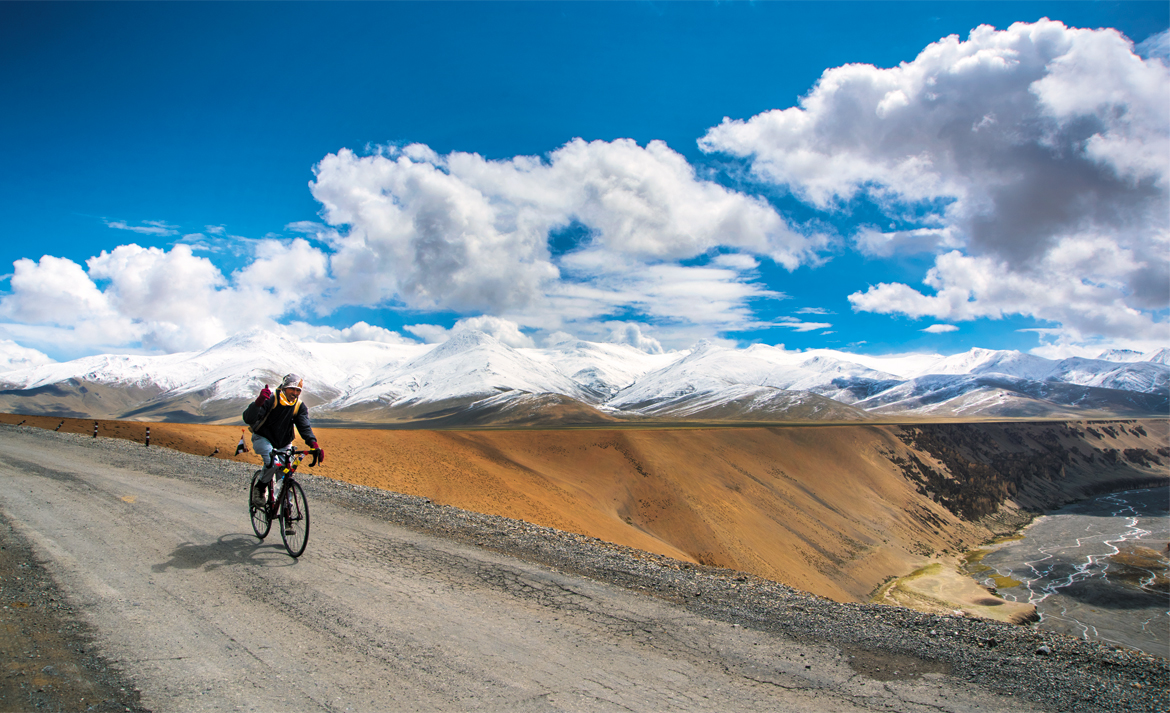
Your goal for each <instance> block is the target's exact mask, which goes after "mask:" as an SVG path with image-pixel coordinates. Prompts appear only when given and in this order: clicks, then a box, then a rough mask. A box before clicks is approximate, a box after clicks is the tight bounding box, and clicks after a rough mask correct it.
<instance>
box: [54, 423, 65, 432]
mask: <svg viewBox="0 0 1170 713" xmlns="http://www.w3.org/2000/svg"><path fill="white" fill-rule="evenodd" d="M64 425H65V422H64V421H62V422H61V423H58V424H57V427H56V428H54V429H53V430H54V431H60V430H61V427H62V426H64Z"/></svg>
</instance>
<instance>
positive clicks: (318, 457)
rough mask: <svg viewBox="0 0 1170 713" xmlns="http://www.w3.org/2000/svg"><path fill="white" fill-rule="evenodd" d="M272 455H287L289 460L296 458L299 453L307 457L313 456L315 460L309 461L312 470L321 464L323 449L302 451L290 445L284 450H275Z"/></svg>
mask: <svg viewBox="0 0 1170 713" xmlns="http://www.w3.org/2000/svg"><path fill="white" fill-rule="evenodd" d="M272 453H273V454H274V455H275V454H276V453H282V454H287V455H288V457H289V459H292V458H294V457H296V455H297V454H298V453H303V454H305V455H311V456H313V460H311V461H309V467H310V468H312V467H313V466H315V465H317V464H318V463H320V462H321V449H320V448H309V449H308V450H303V451H300V450H297V447H296V446H291V445H290V446H286V447H284V448H273V449H272Z"/></svg>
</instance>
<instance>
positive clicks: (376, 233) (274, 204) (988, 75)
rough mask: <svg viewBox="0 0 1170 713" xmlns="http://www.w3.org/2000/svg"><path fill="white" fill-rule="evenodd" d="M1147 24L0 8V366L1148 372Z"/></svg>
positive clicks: (1159, 248) (880, 14)
mask: <svg viewBox="0 0 1170 713" xmlns="http://www.w3.org/2000/svg"><path fill="white" fill-rule="evenodd" d="M1045 17H1047V18H1050V19H1051V20H1053V21H1057V22H1059V23H1063V25H1053V23H1048V24H1046V25H1043V26H1040V25H1028V26H1016V29H1015V30H1014V31H1011V30H1010V29H1009V28H1011V26H1012V24H1013V23H1036V22H1037V21H1039V20H1040V19H1041V18H1045ZM1168 24H1170V6H1167V4H1166V3H1164V2H1128V3H1127V2H1121V3H1101V2H1061V3H1016V2H1012V3H1005V2H986V3H961V2H947V3H927V2H912V3H877V2H874V3H847V2H824V3H811V2H810V3H780V2H776V3H751V4H749V3H699V2H691V3H490V2H484V3H471V4H463V3H424V4H414V3H354V4H348V3H320V4H318V3H291V4H282V3H249V4H235V3H197V4H186V3H114V4H104V3H53V4H44V3H32V4H22V3H2V4H0V63H2V66H3V70H4V71H2V72H0V103H2V105H3V106H4V107H5V110H4V111H3V112H0V157H2V160H3V166H4V168H5V170H4V172H3V175H2V177H0V181H2V188H3V193H2V195H3V196H4V199H3V200H2V201H0V212H2V213H0V231H2V236H3V239H2V240H0V274H4V275H5V276H6V277H5V280H4V281H0V339H10V340H13V341H15V342H17V343H19V344H22V345H24V346H27V347H31V348H35V349H39V350H41V351H43V352H45V353H47V354H49V355H50V356H53V357H55V358H68V357H73V356H77V355H80V354H87V353H97V352H107V351H117V352H127V351H156V352H157V351H177V350H184V349H192V348H199V347H202V346H208V345H209V344H210V343H214V341H217V340H218V339H220V338H222V337H223V336H226V335H228V334H230V333H232V332H234V331H238V330H240V329H246V328H250V327H254V326H261V327H265V328H273V327H277V326H280V327H282V328H285V329H288V330H290V331H291V332H292V333H294V334H296V335H299V336H301V337H302V338H307V339H323V340H343V339H357V338H377V339H384V340H395V339H411V340H417V341H425V340H437V339H442V338H444V336H445V334H446V333H448V330H450V329H451V328H452V327H454V326H455V325H457V324H465V325H468V326H475V327H479V328H483V329H485V330H487V331H491V332H493V333H495V334H497V336H500V337H501V338H504V339H505V340H508V341H510V343H514V344H517V345H522V344H542V343H544V342H545V341H546V340H548V339H550V338H555V335H558V333H568V334H572V335H574V336H581V337H584V338H589V339H597V340H605V339H613V340H624V341H630V342H631V343H636V344H641V345H643V346H645V347H646V348H651V349H653V348H656V346H657V345H661V346H662V347H664V348H685V347H686V346H689V344H691V343H693V342H694V341H695V340H696V339H699V338H713V339H719V340H727V341H730V342H736V343H739V344H747V343H751V342H765V343H769V344H780V343H783V344H785V345H786V346H788V347H790V348H807V347H830V348H839V349H847V350H851V351H861V352H876V353H887V352H894V351H907V350H931V351H939V352H943V353H950V352H957V351H962V350H965V349H968V348H970V347H972V346H983V347H989V348H1013V349H1021V350H1037V351H1038V353H1045V354H1056V353H1062V354H1063V353H1090V352H1093V351H1094V350H1099V349H1100V348H1102V347H1103V346H1113V345H1117V346H1131V347H1135V348H1147V347H1153V346H1161V345H1165V343H1166V342H1167V341H1170V332H1168V328H1167V321H1166V320H1167V302H1168V300H1170V295H1168V294H1167V293H1168V292H1170V278H1168V277H1167V274H1168V269H1167V259H1166V256H1167V247H1168V246H1167V243H1166V241H1167V234H1168V232H1170V226H1167V198H1166V190H1167V175H1168V173H1170V167H1168V166H1167V165H1166V164H1167V163H1168V162H1170V158H1167V155H1166V151H1165V149H1166V147H1167V146H1168V145H1170V144H1168V143H1167V142H1168V139H1167V133H1168V130H1167V126H1166V124H1167V119H1166V115H1167V105H1168V104H1170V84H1167V80H1166V77H1167V73H1166V69H1165V64H1163V62H1164V60H1165V52H1166V34H1165V33H1166V30H1167V26H1168ZM980 25H990V26H992V27H993V28H994V29H995V32H993V31H991V30H987V31H986V32H984V33H982V34H979V35H978V36H977V35H974V34H972V32H973V31H974V30H975V29H976V28H977V27H979V26H980ZM1073 28H1087V29H1089V30H1096V29H1097V28H1115V29H1116V30H1117V31H1118V32H1119V33H1121V35H1123V36H1124V37H1121V36H1120V35H1118V34H1117V33H1116V32H1108V31H1096V32H1080V31H1077V30H1074V29H1073ZM950 35H957V36H958V39H957V41H955V42H951V43H950V44H949V45H948V44H947V43H946V41H945V40H944V38H946V37H948V36H950ZM1125 38H1128V40H1132V42H1133V43H1136V44H1137V45H1138V47H1137V49H1136V52H1137V53H1138V55H1139V57H1135V56H1134V55H1132V54H1131V51H1134V48H1133V46H1132V45H1129V44H1128V43H1127V42H1126V41H1125ZM931 48H933V49H931ZM1159 57H1161V58H1162V59H1161V60H1159V59H1158V58H1159ZM899 63H905V64H903V65H902V67H903V69H902V70H901V71H900V72H896V71H895V69H896V68H898V67H899ZM866 65H869V66H868V68H867V67H866ZM849 67H860V69H858V70H856V71H855V70H852V69H849ZM826 72H829V73H828V74H826ZM833 72H836V73H835V74H834V73H833ZM822 76H824V77H826V79H825V80H822ZM830 79H831V81H830ZM818 81H820V82H821V84H819V85H818ZM935 86H938V87H942V88H943V89H942V90H940V91H938V92H935V91H934V90H933V89H931V87H935ZM818 92H819V93H818ZM875 92H877V93H875ZM802 97H803V98H805V102H806V104H799V103H798V102H800V101H801V98H802ZM810 98H811V99H816V100H817V101H815V102H812V103H808V102H809V100H810ZM814 104H815V106H814ZM784 110H789V111H788V112H787V113H782V112H784ZM859 116H860V118H858V117H859ZM724 117H728V118H730V119H731V123H728V124H723V123H722V122H723V120H724ZM971 117H974V120H972V118H971ZM1118 117H1122V118H1120V119H1119V118H1118ZM956 127H960V128H961V131H959V129H956ZM956 131H959V133H955V132H956ZM575 139H580V141H577V142H574V140H575ZM344 149H348V150H349V151H348V152H346V151H343V150H344ZM517 157H536V159H533V160H535V161H536V164H535V165H533V164H532V163H531V160H529V161H528V162H527V163H526V162H525V160H521V159H518V158H517ZM1151 157H1152V158H1151ZM310 184H312V185H310ZM1087 205H1091V206H1093V208H1092V209H1089V208H1085V206H1087ZM119 246H127V247H125V248H119ZM103 251H105V254H104V256H103ZM45 256H49V257H48V259H46V258H45ZM355 324H356V325H358V326H357V327H356V328H355V327H354V325H355ZM928 328H929V329H932V330H933V331H932V332H927V331H924V330H926V329H928Z"/></svg>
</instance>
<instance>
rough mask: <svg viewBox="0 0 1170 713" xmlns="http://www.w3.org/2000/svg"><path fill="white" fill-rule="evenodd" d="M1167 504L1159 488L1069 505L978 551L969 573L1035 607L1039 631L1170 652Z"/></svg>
mask: <svg viewBox="0 0 1170 713" xmlns="http://www.w3.org/2000/svg"><path fill="white" fill-rule="evenodd" d="M1168 504H1170V488H1165V487H1163V488H1151V489H1145V490H1133V491H1128V492H1123V493H1111V494H1109V495H1102V496H1099V497H1096V498H1092V499H1090V500H1085V501H1082V502H1079V503H1075V504H1073V505H1069V506H1068V507H1065V508H1063V509H1061V510H1057V511H1055V512H1052V513H1049V514H1048V515H1045V516H1042V517H1039V518H1037V519H1036V521H1034V522H1033V523H1032V524H1031V525H1030V526H1028V527H1027V528H1026V529H1025V530H1024V532H1023V533H1022V534H1023V538H1022V539H1018V540H1015V541H1010V542H1005V543H1002V544H1000V545H997V546H996V547H995V548H993V549H991V550H990V551H987V552H986V553H984V554H983V555H982V558H981V559H980V560H979V561H978V563H977V564H978V565H983V566H982V567H980V566H975V567H973V568H972V569H973V570H975V573H974V576H975V578H976V579H977V580H978V581H979V582H980V583H981V584H984V585H986V586H989V587H993V588H995V589H996V590H997V592H998V594H999V595H1000V596H1001V597H1003V598H1004V599H1007V600H1010V601H1020V602H1028V603H1030V604H1033V605H1035V606H1036V611H1037V613H1038V614H1039V616H1040V621H1039V624H1038V626H1039V627H1040V628H1041V629H1046V630H1050V631H1058V632H1061V633H1066V634H1072V635H1075V636H1079V637H1082V638H1085V639H1088V640H1097V641H1102V642H1105V643H1112V644H1120V645H1123V646H1128V647H1131V648H1135V649H1139V650H1141V651H1145V652H1147V653H1150V654H1156V655H1158V656H1163V657H1170V580H1168V579H1167V575H1168V565H1170V559H1168V549H1167V548H1168V546H1170V507H1168ZM984 567H985V568H986V569H984ZM979 570H982V571H979Z"/></svg>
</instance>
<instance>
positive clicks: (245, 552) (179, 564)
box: [150, 533, 296, 572]
mask: <svg viewBox="0 0 1170 713" xmlns="http://www.w3.org/2000/svg"><path fill="white" fill-rule="evenodd" d="M238 564H250V565H260V566H263V567H286V566H288V565H292V564H296V560H295V559H293V558H291V557H288V556H287V555H286V554H285V553H284V547H283V546H282V545H280V544H279V542H277V543H276V544H273V543H267V544H266V543H264V542H260V541H258V540H257V539H256V538H255V537H254V536H252V535H247V534H243V533H234V534H230V535H223V536H222V537H220V538H219V539H218V540H216V541H215V542H211V543H208V544H205V545H199V544H195V543H193V542H184V543H182V544H181V545H179V546H178V547H176V548H175V549H174V551H172V552H171V558H170V560H168V561H166V562H162V563H160V564H155V565H151V567H150V569H151V571H154V572H165V571H167V570H168V569H200V568H202V569H205V570H207V571H209V572H210V571H211V570H214V569H218V568H220V567H224V566H228V565H238Z"/></svg>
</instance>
